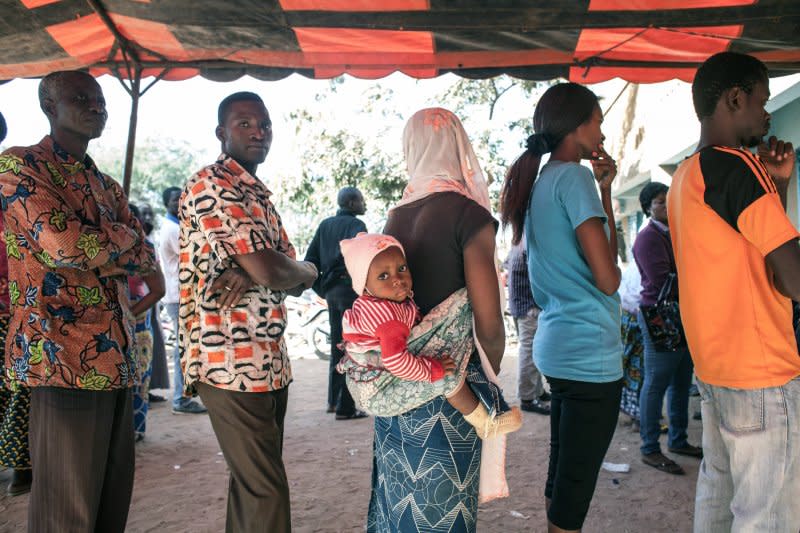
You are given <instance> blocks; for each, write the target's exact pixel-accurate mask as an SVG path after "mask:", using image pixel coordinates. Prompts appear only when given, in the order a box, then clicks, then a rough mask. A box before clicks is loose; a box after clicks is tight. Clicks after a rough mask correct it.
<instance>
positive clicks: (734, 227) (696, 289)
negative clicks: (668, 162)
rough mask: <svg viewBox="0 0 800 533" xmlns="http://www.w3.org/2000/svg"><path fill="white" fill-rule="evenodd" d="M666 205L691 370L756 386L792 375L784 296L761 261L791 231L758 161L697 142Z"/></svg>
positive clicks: (796, 371) (792, 346) (799, 360)
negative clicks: (699, 147) (693, 368)
mask: <svg viewBox="0 0 800 533" xmlns="http://www.w3.org/2000/svg"><path fill="white" fill-rule="evenodd" d="M667 208H668V212H669V225H670V233H671V237H672V244H673V247H674V251H675V260H676V263H677V267H678V282H679V285H680V294H681V303H680V305H681V317H682V320H683V325H684V329H685V330H686V337H687V340H688V341H689V348H690V349H691V352H692V359H693V360H694V364H695V372H696V374H697V376H698V377H699V378H700V379H701V380H702V381H704V382H705V383H708V384H711V385H717V386H723V387H733V388H742V389H755V388H763V387H774V386H778V385H783V384H785V383H786V382H788V381H789V380H791V379H793V378H794V377H796V376H798V375H800V356H798V353H797V345H796V343H795V339H794V332H793V329H792V306H791V302H790V300H789V299H788V298H786V297H785V296H783V295H782V294H780V293H779V292H778V290H777V289H776V288H775V286H774V284H773V283H772V276H771V274H770V273H769V272H768V271H767V265H766V262H765V257H766V256H767V254H769V253H770V252H772V251H773V250H775V249H776V248H778V247H779V246H781V245H782V244H784V243H786V242H788V241H790V240H792V239H797V238H798V236H799V235H798V232H797V230H796V229H795V227H794V226H793V225H792V223H791V221H790V220H789V218H788V217H787V216H786V212H785V210H784V208H783V205H782V204H781V200H780V197H779V195H778V191H777V189H776V187H775V183H774V182H773V181H772V178H771V177H770V176H769V174H768V172H767V170H766V168H765V167H764V165H763V164H762V163H761V161H760V160H759V159H758V158H757V157H756V156H754V155H753V154H752V153H750V152H748V151H746V150H740V149H734V148H726V147H721V146H709V147H706V148H704V149H702V150H700V151H699V152H697V153H695V154H694V155H692V156H691V157H689V158H688V159H686V160H685V161H684V162H683V163H681V165H680V166H679V167H678V170H677V171H676V172H675V176H674V177H673V181H672V187H671V188H670V191H669V194H668V197H667Z"/></svg>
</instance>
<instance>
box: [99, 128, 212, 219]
mask: <svg viewBox="0 0 800 533" xmlns="http://www.w3.org/2000/svg"><path fill="white" fill-rule="evenodd" d="M92 157H93V158H94V160H95V161H96V162H97V166H98V167H99V168H101V169H102V170H103V172H105V173H106V174H109V175H110V176H112V177H113V178H115V179H118V180H121V178H122V167H123V165H124V161H125V148H124V147H123V146H110V147H105V148H102V147H101V148H99V150H97V151H94V152H93V153H92ZM202 166H203V164H202V163H201V158H200V155H199V153H198V152H197V151H195V150H194V149H192V147H191V145H190V144H189V143H188V142H186V141H181V140H177V139H158V140H156V139H152V138H148V139H145V140H144V141H141V142H138V143H137V145H136V153H135V155H134V160H133V173H132V175H131V190H130V194H129V197H130V200H131V202H133V203H148V204H150V206H151V207H152V208H153V210H154V211H155V212H156V213H157V214H161V215H163V214H164V213H165V209H164V204H163V202H162V200H161V192H162V191H163V190H164V189H166V188H167V187H183V184H184V183H185V182H186V180H187V179H188V178H189V176H191V175H192V174H193V173H195V172H197V171H198V170H199V169H200V168H201V167H202Z"/></svg>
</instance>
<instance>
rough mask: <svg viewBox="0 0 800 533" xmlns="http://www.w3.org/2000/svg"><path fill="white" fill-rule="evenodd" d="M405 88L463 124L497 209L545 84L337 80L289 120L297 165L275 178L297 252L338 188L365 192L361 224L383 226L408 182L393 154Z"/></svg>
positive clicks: (397, 142) (328, 210)
mask: <svg viewBox="0 0 800 533" xmlns="http://www.w3.org/2000/svg"><path fill="white" fill-rule="evenodd" d="M443 81H444V83H442V82H443ZM411 83H413V85H411V87H410V90H411V91H413V92H415V93H423V94H424V93H426V92H427V97H426V99H425V103H427V105H430V106H435V105H439V106H443V107H447V108H449V109H450V110H452V111H453V112H455V113H456V114H457V115H458V116H459V117H460V118H461V119H462V121H463V122H464V126H465V128H466V130H467V132H468V133H469V134H470V139H471V140H472V143H473V147H474V148H475V152H476V154H477V156H478V159H479V160H480V161H481V164H482V168H483V170H484V173H485V174H486V177H487V180H488V181H489V184H490V185H489V191H490V195H491V198H492V201H493V204H494V205H495V207H496V205H497V199H498V196H499V192H500V187H501V184H502V180H503V176H504V175H505V171H506V168H507V167H508V165H509V163H510V160H511V159H512V158H514V157H516V156H517V155H518V154H519V153H521V151H522V142H523V139H524V137H526V136H527V135H521V134H520V130H522V131H525V130H529V129H530V121H531V115H532V114H533V113H532V108H533V105H532V101H533V98H532V97H533V96H534V94H535V93H538V92H540V91H543V90H544V89H545V88H546V87H548V84H547V83H540V82H530V81H523V80H516V79H513V78H509V77H507V76H501V77H498V78H493V79H489V80H468V79H462V78H456V77H454V76H451V77H447V78H445V79H444V80H438V81H437V82H436V83H435V84H426V83H425V82H409V81H407V80H399V82H398V83H392V84H391V86H390V85H389V82H386V83H383V82H363V81H358V80H350V79H349V78H336V79H334V80H331V82H330V83H329V84H328V86H327V87H326V89H324V90H322V91H319V92H318V93H317V94H316V95H315V97H314V99H313V101H309V102H307V103H305V104H304V106H303V107H301V108H298V109H296V110H295V111H293V112H292V113H290V115H289V119H290V121H291V122H292V123H293V124H295V150H296V156H295V157H296V159H297V161H298V165H297V167H296V168H292V169H286V170H284V171H283V172H281V174H280V175H279V181H280V183H281V187H280V188H279V189H277V190H276V191H275V193H276V194H275V200H276V204H277V205H278V208H279V210H280V212H281V214H282V216H283V218H284V221H285V222H286V225H287V226H288V227H289V228H290V229H291V231H292V240H293V242H295V244H296V245H297V246H298V248H300V249H301V250H302V248H304V244H305V243H307V242H309V241H310V239H311V237H312V236H313V233H314V231H315V230H316V227H317V225H318V224H319V222H320V220H321V219H322V218H324V217H325V216H329V215H331V214H332V212H333V210H334V203H335V198H336V193H337V191H338V190H339V189H340V188H341V187H344V186H354V187H358V188H359V189H361V191H362V192H363V193H364V196H365V198H366V199H367V203H368V206H369V208H368V213H367V224H368V227H372V228H375V229H376V230H377V229H379V228H380V227H382V226H383V220H385V217H386V212H387V211H388V209H389V207H391V205H393V204H394V203H395V202H397V200H398V199H399V198H400V196H401V194H402V191H403V188H404V187H405V184H406V181H407V175H406V172H405V165H404V161H403V155H402V153H401V151H400V149H401V138H402V128H403V126H404V124H405V119H407V118H408V115H409V114H410V112H413V111H415V109H410V108H409V103H408V102H409V94H408V93H409V85H410V84H411ZM442 85H444V86H445V88H444V89H441V87H442ZM362 87H363V88H362ZM428 87H436V89H435V90H431V89H429V88H428ZM354 88H358V89H360V92H357V91H358V89H355V90H354ZM404 89H405V91H404ZM403 91H404V92H403ZM401 92H403V94H400V93H401ZM415 96H416V95H415ZM416 105H419V104H416ZM423 105H424V104H423ZM399 110H402V111H403V113H401V112H400V111H399ZM370 222H372V223H370Z"/></svg>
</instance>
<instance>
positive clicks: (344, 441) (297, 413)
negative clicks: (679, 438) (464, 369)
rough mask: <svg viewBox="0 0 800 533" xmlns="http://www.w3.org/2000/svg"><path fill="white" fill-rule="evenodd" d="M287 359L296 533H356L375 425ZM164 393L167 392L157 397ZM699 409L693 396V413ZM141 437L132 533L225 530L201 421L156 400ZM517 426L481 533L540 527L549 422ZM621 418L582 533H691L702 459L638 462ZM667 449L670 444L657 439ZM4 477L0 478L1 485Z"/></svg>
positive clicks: (9, 502) (287, 448)
mask: <svg viewBox="0 0 800 533" xmlns="http://www.w3.org/2000/svg"><path fill="white" fill-rule="evenodd" d="M300 352H302V350H299V349H298V348H294V352H293V353H298V355H299V356H300V358H296V359H294V360H293V362H292V364H293V368H294V373H295V381H294V383H293V384H292V385H291V388H290V393H289V412H288V415H287V420H286V440H285V445H284V461H285V463H286V470H287V473H288V476H289V481H290V484H291V502H292V524H293V530H294V531H295V532H345V531H346V532H351V531H363V529H364V523H365V515H366V511H367V504H368V502H369V496H370V469H371V459H372V448H371V446H372V421H371V419H362V420H353V421H335V420H334V418H333V415H329V414H326V413H325V404H326V387H327V385H326V383H327V381H326V375H327V362H324V361H320V360H318V359H316V358H315V357H314V356H313V355H312V354H302V355H300ZM515 354H516V347H515V346H509V349H508V351H507V355H506V358H505V359H504V361H503V371H502V373H501V376H500V377H501V379H502V382H503V385H504V388H505V390H506V395H507V398H508V399H514V398H515V394H516V386H515V379H516V368H517V359H516V356H515ZM162 392H167V391H162ZM695 408H697V399H696V398H692V403H691V406H690V409H691V411H692V412H693V411H694V409H695ZM150 413H151V414H150V417H149V420H148V433H147V437H146V439H145V440H144V441H143V442H141V443H139V444H137V447H136V480H135V486H134V490H133V501H132V503H131V508H130V514H129V516H128V528H127V531H130V532H132V533H133V532H142V533H143V532H159V533H161V532H184V531H192V532H218V531H223V530H224V524H225V502H226V493H227V492H226V490H227V473H226V467H225V462H224V460H223V458H222V454H221V452H220V451H219V447H218V445H217V441H216V438H215V436H214V433H213V432H212V430H211V424H210V423H209V420H208V417H207V416H206V415H173V414H172V412H171V409H170V405H169V403H157V404H154V405H153V406H152V408H151V411H150ZM524 416H525V421H524V425H523V428H522V430H520V431H519V432H517V433H515V434H513V435H511V437H510V438H509V440H508V458H507V469H508V470H507V472H508V482H509V486H510V488H511V496H510V497H508V498H505V499H501V500H496V501H493V502H490V503H488V504H485V505H482V506H481V508H480V512H479V515H478V530H479V531H481V532H492V533H494V532H504V533H505V532H541V531H545V530H546V521H545V513H544V503H543V496H542V494H543V490H544V482H545V477H546V473H547V457H548V432H549V424H548V418H547V417H544V416H541V415H537V414H533V413H525V414H524ZM626 419H627V417H626V416H625V415H621V416H620V423H619V425H618V427H617V431H616V434H615V436H614V440H613V442H612V444H611V448H610V449H609V452H608V455H607V457H606V460H607V461H610V462H613V463H628V464H630V467H631V468H630V472H629V473H624V474H619V473H610V472H606V471H602V472H601V473H600V478H599V480H598V483H597V490H596V492H595V496H594V500H593V502H592V507H591V509H590V511H589V516H588V517H587V520H586V524H585V527H584V531H585V532H586V533H597V532H603V533H628V532H648V533H649V532H661V531H663V532H688V531H691V523H692V516H693V507H694V506H693V497H694V486H695V480H696V478H697V469H698V466H699V461H697V460H695V459H691V458H687V457H680V456H676V457H674V459H675V460H676V461H677V462H678V463H680V464H681V465H682V466H683V467H684V469H685V470H686V473H687V475H685V476H672V475H668V474H664V473H661V472H659V471H657V470H655V469H653V468H650V467H647V466H645V465H643V464H642V463H641V462H640V460H639V449H638V446H639V437H638V433H634V432H632V431H631V428H630V425H629V424H626V423H625V421H626ZM689 437H690V441H691V442H692V443H699V441H700V423H699V422H697V421H693V420H692V421H691V423H690V434H689ZM662 446H663V447H664V448H665V449H666V444H665V443H664V438H663V437H662ZM9 475H10V473H9V472H8V471H5V472H2V473H0V483H2V485H0V486H2V487H5V482H6V480H7V478H8V476H9ZM0 494H2V495H0V532H12V531H14V532H16V531H24V530H25V524H26V513H27V507H28V496H27V495H25V496H18V497H15V498H9V497H7V496H5V490H2V491H0Z"/></svg>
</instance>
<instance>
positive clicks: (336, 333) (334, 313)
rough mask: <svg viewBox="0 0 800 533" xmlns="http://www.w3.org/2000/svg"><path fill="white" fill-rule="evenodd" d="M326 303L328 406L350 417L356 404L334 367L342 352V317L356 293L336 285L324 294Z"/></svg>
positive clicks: (347, 287) (343, 286) (348, 287)
mask: <svg viewBox="0 0 800 533" xmlns="http://www.w3.org/2000/svg"><path fill="white" fill-rule="evenodd" d="M325 300H326V301H327V302H328V319H329V320H330V325H331V359H330V368H329V369H328V405H329V406H333V407H334V408H335V409H336V414H337V415H351V414H353V412H355V410H356V404H355V402H354V401H353V397H352V396H351V395H350V391H349V390H347V383H346V382H345V378H344V374H340V373H339V372H337V371H336V365H338V364H339V361H341V360H342V357H343V356H344V352H343V351H342V350H340V349H339V344H341V342H342V316H343V315H344V312H345V311H347V310H348V309H350V308H351V307H353V302H355V301H356V293H355V292H353V289H352V287H350V285H337V286H335V287H332V288H330V289H328V291H327V292H326V293H325Z"/></svg>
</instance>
